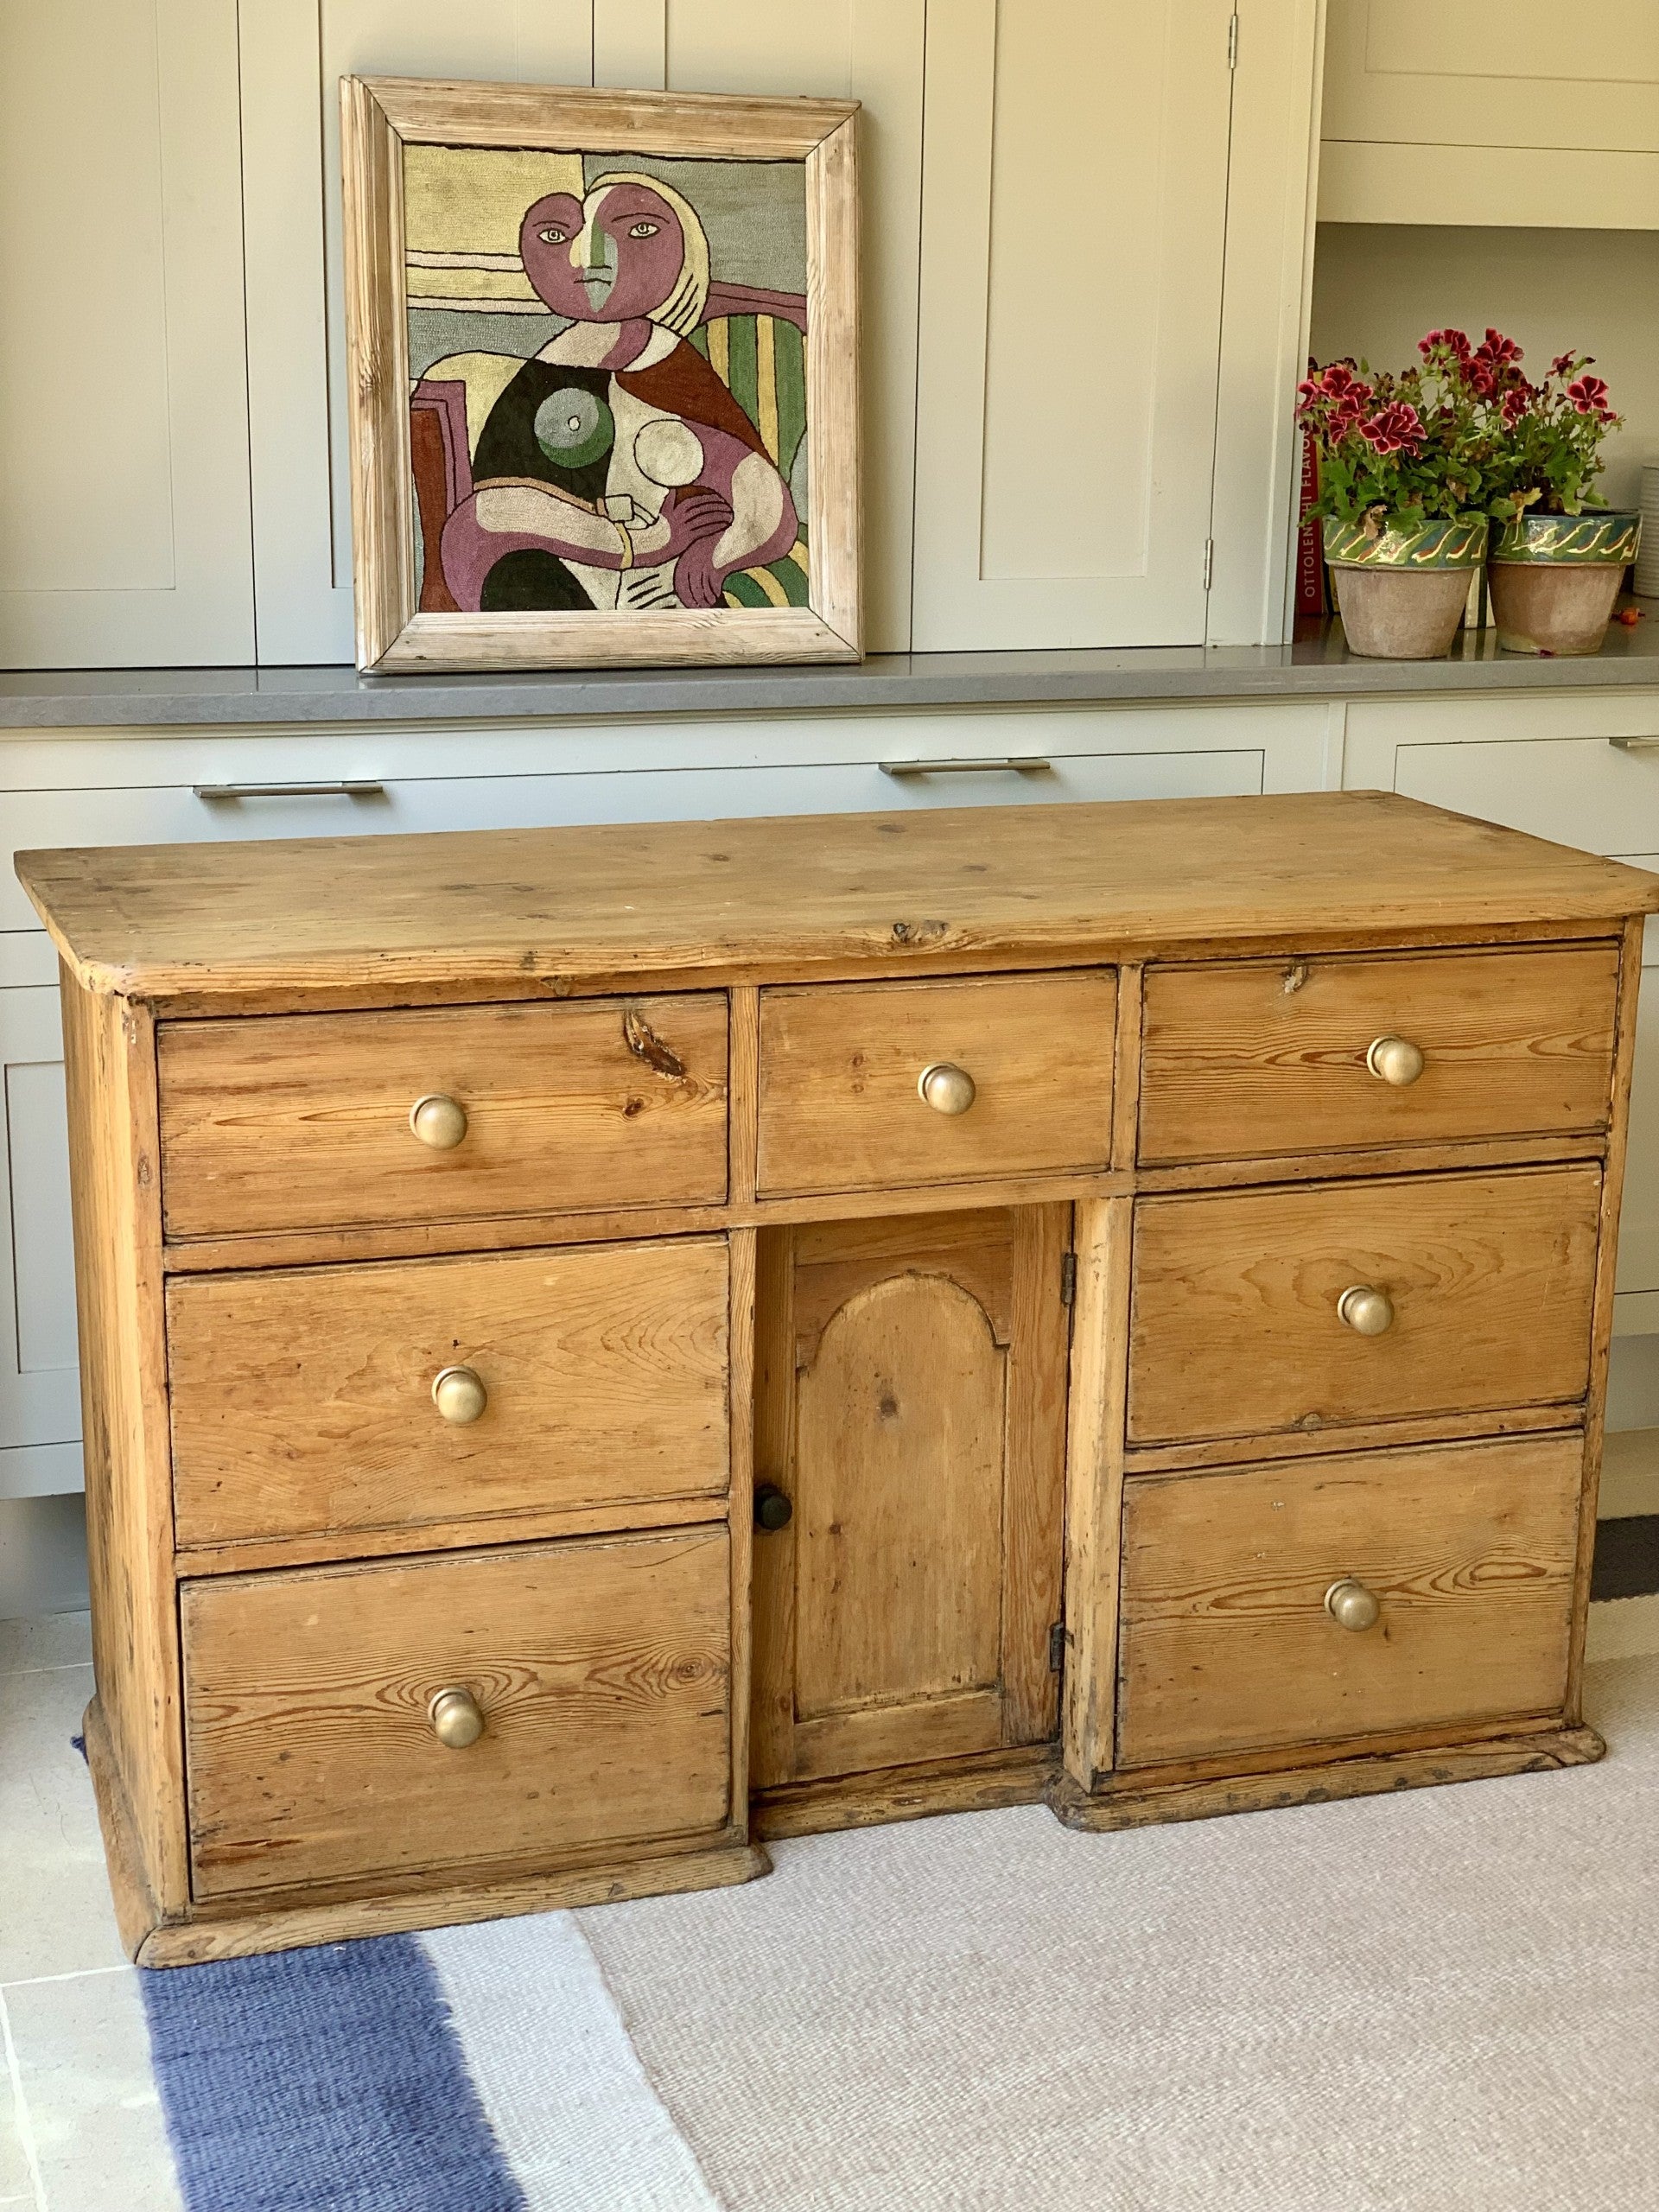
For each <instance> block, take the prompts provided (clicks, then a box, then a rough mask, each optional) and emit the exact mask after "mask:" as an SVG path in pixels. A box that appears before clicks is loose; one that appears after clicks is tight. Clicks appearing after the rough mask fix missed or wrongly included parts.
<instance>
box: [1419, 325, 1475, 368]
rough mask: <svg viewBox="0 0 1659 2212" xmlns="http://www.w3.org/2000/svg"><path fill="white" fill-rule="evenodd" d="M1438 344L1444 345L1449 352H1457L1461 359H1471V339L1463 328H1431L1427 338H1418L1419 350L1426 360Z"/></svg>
mask: <svg viewBox="0 0 1659 2212" xmlns="http://www.w3.org/2000/svg"><path fill="white" fill-rule="evenodd" d="M1437 346H1444V347H1445V348H1446V352H1447V353H1455V354H1456V356H1457V358H1458V359H1459V360H1460V361H1466V360H1467V359H1469V352H1470V347H1469V340H1468V337H1467V335H1466V334H1465V333H1464V332H1463V331H1461V330H1431V331H1430V332H1429V334H1428V335H1427V338H1420V339H1419V340H1417V351H1418V352H1419V353H1421V355H1422V357H1423V359H1425V360H1427V359H1428V357H1429V355H1430V354H1431V353H1433V352H1434V350H1435V349H1436V347H1437Z"/></svg>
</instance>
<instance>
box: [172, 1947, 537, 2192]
mask: <svg viewBox="0 0 1659 2212" xmlns="http://www.w3.org/2000/svg"><path fill="white" fill-rule="evenodd" d="M138 1980H139V1984H140V1986H141V1987H142V1989H143V1997H144V2009H145V2012H147V2014H148V2015H149V2040H150V2049H151V2053H152V2056H153V2058H154V2061H155V2069H156V2083H157V2086H158V2087H159V2088H160V2090H161V2095H162V2107H163V2109H164V2110H165V2112H166V2114H167V2126H168V2135H169V2137H170V2138H171V2139H172V2144H173V2152H174V2157H175V2160H176V2162H177V2165H178V2171H179V2186H180V2189H181V2191H182V2193H183V2196H184V2200H185V2203H186V2205H187V2206H188V2212H525V2202H524V2195H523V2192H522V2191H521V2190H520V2189H519V2187H518V2183H517V2182H516V2181H514V2179H513V2177H512V2173H511V2171H509V2169H508V2167H507V2164H506V2163H505V2159H504V2158H503V2157H502V2155H501V2152H500V2149H499V2146H498V2145H497V2143H496V2140H495V2138H494V2136H493V2133H491V2130H490V2126H489V2122H488V2121H487V2120H486V2118H485V2116H484V2112H483V2107H481V2106H480V2103H479V2101H478V2096H477V2094H476V2092H475V2091H474V2088H473V2083H472V2079H471V2076H470V2075H468V2073H467V2066H466V2063H465V2061H464V2059H463V2058H462V2056H461V2047H460V2044H458V2043H457V2041H456V2038H455V2034H454V2029H453V2027H452V2026H451V2024H450V2020H449V2014H448V2006H447V2005H446V2004H445V2002H444V1999H443V1995H442V1990H441V1989H440V1987H439V1984H438V1980H437V1976H436V1974H435V1972H434V1970H433V1967H432V1964H431V1962H430V1961H429V1959H428V1957H427V1955H426V1953H425V1951H424V1950H423V1948H422V1947H421V1945H420V1944H419V1943H418V1942H416V1941H415V1940H414V1939H413V1938H412V1937H410V1936H375V1937H372V1938H371V1939H369V1940H367V1941H365V1942H355V1943H330V1944H327V1945H325V1946H321V1947H320V1948H315V1949H311V1950H303V1951H280V1952H277V1953H275V1954H274V1955H270V1956H269V1957H264V1958H255V1959H227V1960H225V1961H220V1962H216V1963H214V1964H213V1965H209V1966H200V1967H168V1968H167V1969H166V1970H165V1971H158V1972H149V1973H141V1974H140V1975H139V1977H138Z"/></svg>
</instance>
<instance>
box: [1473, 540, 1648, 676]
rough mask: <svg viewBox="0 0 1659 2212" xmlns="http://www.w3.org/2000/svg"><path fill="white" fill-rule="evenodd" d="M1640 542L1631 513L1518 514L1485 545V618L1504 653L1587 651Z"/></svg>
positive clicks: (1601, 632)
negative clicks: (1488, 609) (1488, 608)
mask: <svg viewBox="0 0 1659 2212" xmlns="http://www.w3.org/2000/svg"><path fill="white" fill-rule="evenodd" d="M1641 542H1642V518H1641V517H1640V515H1636V514H1613V513H1596V514H1584V515H1531V514H1529V515H1522V516H1520V517H1518V518H1517V519H1516V521H1514V522H1511V523H1505V524H1504V525H1503V529H1502V530H1501V531H1499V532H1498V536H1497V543H1495V544H1494V545H1493V547H1492V564H1491V592H1492V619H1493V620H1494V621H1495V622H1496V623H1497V642H1498V644H1499V645H1501V646H1502V647H1503V651H1504V652H1509V653H1560V654H1567V653H1593V652H1599V651H1600V648H1601V641H1602V639H1604V638H1605V636H1606V634H1607V625H1608V623H1609V622H1610V621H1611V620H1612V614H1613V605H1614V602H1615V601H1616V600H1617V599H1618V588H1619V585H1620V584H1621V582H1623V581H1624V571H1625V569H1627V568H1628V567H1629V566H1630V563H1631V562H1632V561H1634V560H1635V558H1636V556H1637V548H1638V547H1639V545H1640V544H1641Z"/></svg>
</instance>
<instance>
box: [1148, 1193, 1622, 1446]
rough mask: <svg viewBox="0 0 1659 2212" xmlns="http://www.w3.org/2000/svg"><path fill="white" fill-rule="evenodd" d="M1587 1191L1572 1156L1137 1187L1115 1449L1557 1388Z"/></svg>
mask: <svg viewBox="0 0 1659 2212" xmlns="http://www.w3.org/2000/svg"><path fill="white" fill-rule="evenodd" d="M1600 1203H1601V1170H1600V1168H1599V1166H1594V1165H1593V1164H1585V1163H1580V1164H1573V1165H1569V1166H1560V1167H1538V1168H1510V1169H1506V1170H1502V1171H1498V1172H1495V1173H1491V1174H1483V1175H1419V1176H1412V1177H1400V1178H1395V1179H1388V1180H1377V1181H1371V1182H1352V1183H1327V1184H1312V1185H1299V1186H1298V1187H1296V1188H1295V1189H1284V1188H1279V1189H1274V1190H1267V1191H1249V1192H1210V1193H1205V1194H1204V1195H1203V1196H1191V1197H1189V1196H1185V1195H1184V1196H1181V1197H1179V1198H1143V1199H1141V1200H1140V1201H1139V1202H1138V1204H1137V1205H1136V1207H1135V1254H1134V1271H1133V1294H1132V1298H1133V1303H1132V1310H1131V1322H1130V1342H1129V1397H1128V1441H1129V1443H1130V1445H1131V1446H1153V1445H1160V1444H1176V1443H1184V1442H1192V1441H1196V1440H1203V1439H1220V1438H1228V1437H1239V1438H1249V1437H1250V1436H1257V1435H1267V1434H1270V1433H1277V1432H1284V1431H1287V1430H1292V1429H1297V1430H1304V1431H1309V1430H1317V1429H1319V1428H1322V1427H1332V1426H1337V1425H1339V1424H1344V1423H1345V1424H1350V1425H1351V1424H1355V1423H1360V1422H1374V1421H1390V1420H1401V1419H1406V1418H1410V1417H1419V1416H1422V1415H1425V1414H1452V1413H1483V1412H1487V1411H1494V1412H1495V1411H1497V1410H1498V1409H1500V1408H1507V1407H1522V1406H1548V1405H1557V1404H1559V1405H1562V1406H1566V1405H1570V1404H1573V1403H1575V1402H1577V1401H1579V1400H1580V1399H1582V1397H1583V1395H1584V1393H1585V1390H1586V1386H1587V1383H1588V1378H1589V1364H1590V1319H1591V1306H1592V1290H1593V1286H1594V1280H1595V1261H1596V1240H1597V1231H1598V1222H1599V1208H1600Z"/></svg>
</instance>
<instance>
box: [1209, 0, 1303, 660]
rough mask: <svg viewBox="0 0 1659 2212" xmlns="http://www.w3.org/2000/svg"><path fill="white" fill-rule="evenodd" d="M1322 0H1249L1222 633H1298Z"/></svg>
mask: <svg viewBox="0 0 1659 2212" xmlns="http://www.w3.org/2000/svg"><path fill="white" fill-rule="evenodd" d="M1322 20H1323V9H1322V7H1321V4H1320V0H1240V6H1239V13H1238V37H1237V41H1236V51H1237V63H1236V69H1235V72H1234V79H1233V118H1232V137H1231V151H1230V157H1229V162H1228V183H1227V256H1226V268H1225V274H1224V285H1223V291H1222V312H1221V375H1220V388H1219V392H1218V396H1217V408H1216V474H1215V503H1214V510H1213V516H1212V520H1211V536H1212V537H1213V538H1214V540H1215V558H1214V561H1213V563H1212V567H1211V589H1210V606H1209V642H1210V644H1211V645H1273V644H1277V643H1279V642H1281V640H1283V639H1287V638H1288V637H1289V635H1290V622H1291V598H1290V582H1291V558H1290V551H1291V537H1292V534H1293V532H1292V523H1293V517H1294V512H1295V508H1296V505H1297V502H1298V499H1299V497H1300V467H1301V452H1300V439H1299V438H1298V436H1297V433H1296V424H1295V416H1294V398H1293V395H1294V391H1295V389H1296V386H1297V385H1298V384H1299V383H1300V380H1301V377H1302V374H1303V370H1304V364H1305V362H1306V357H1307V324H1308V313H1309V306H1308V300H1309V294H1310V292H1311V289H1312V284H1313V238H1314V228H1313V212H1314V194H1315V190H1316V184H1317V175H1318V158H1317V157H1318V153H1319V55H1320V49H1321V43H1322V41H1321V29H1322Z"/></svg>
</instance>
